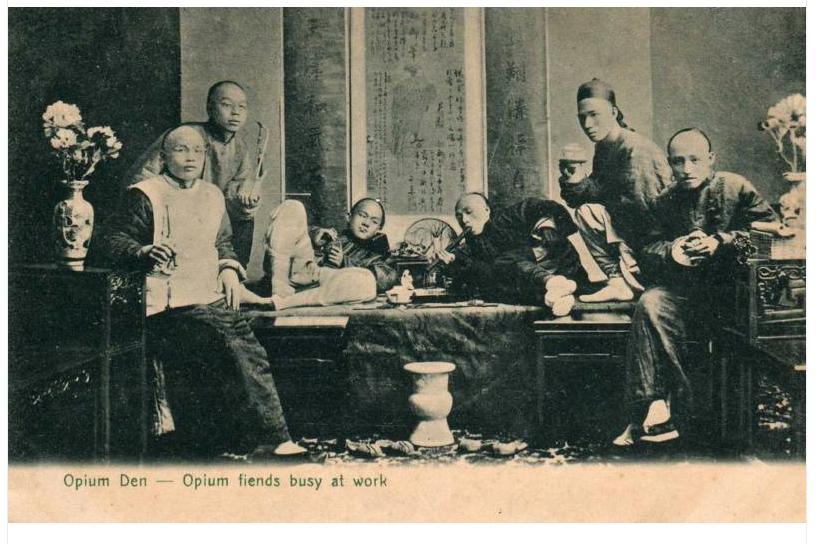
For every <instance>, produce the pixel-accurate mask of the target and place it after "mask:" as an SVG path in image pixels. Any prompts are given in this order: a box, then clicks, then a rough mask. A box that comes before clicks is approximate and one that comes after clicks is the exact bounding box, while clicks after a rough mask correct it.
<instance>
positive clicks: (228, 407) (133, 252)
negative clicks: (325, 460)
mask: <svg viewBox="0 0 824 544" xmlns="http://www.w3.org/2000/svg"><path fill="white" fill-rule="evenodd" d="M205 153H206V150H205V143H204V140H203V137H202V135H201V133H200V130H199V129H198V128H197V127H192V126H188V125H183V126H180V127H178V128H176V129H173V130H171V131H170V132H169V133H168V134H167V135H166V137H165V138H164V140H163V142H162V154H161V157H162V160H163V169H162V172H161V174H160V175H158V176H155V177H150V178H148V179H145V180H143V181H140V182H138V183H136V184H135V185H132V186H131V187H130V188H129V190H128V191H127V194H126V195H125V197H124V199H123V202H122V204H121V210H120V211H119V213H118V214H117V215H116V216H115V217H114V218H113V220H112V223H111V226H110V230H111V232H110V233H109V236H108V237H107V239H106V242H105V243H106V246H107V250H108V254H109V257H110V259H111V260H112V261H113V264H115V265H116V266H121V267H124V268H127V269H133V270H144V271H146V272H147V277H146V306H147V315H148V316H149V319H147V322H146V325H147V338H148V341H149V345H150V347H151V349H152V351H154V352H156V353H160V355H161V358H162V360H163V372H164V375H165V382H166V392H167V394H168V398H169V404H170V406H171V411H172V416H173V417H174V419H175V427H176V428H177V429H178V430H180V431H182V432H184V433H186V434H192V435H194V438H195V440H196V442H193V443H192V444H191V445H192V446H193V447H194V446H196V445H198V444H201V443H202V442H207V443H212V442H213V441H215V440H218V441H221V447H222V446H223V445H224V444H225V443H228V442H232V444H231V445H232V446H233V447H238V445H239V444H240V443H244V444H245V443H248V445H249V446H261V445H266V446H267V447H270V448H272V449H271V450H270V451H271V452H272V453H273V454H275V455H291V454H298V453H303V452H305V451H306V450H305V449H304V448H302V447H300V446H298V445H297V444H295V443H294V442H292V440H291V438H290V436H289V431H288V430H287V427H286V421H285V419H284V416H283V410H282V408H281V404H280V399H279V397H278V392H277V389H276V388H275V382H274V378H273V376H272V371H271V369H270V367H269V361H268V359H267V356H266V351H265V350H264V349H263V347H262V346H261V345H260V343H259V342H258V340H257V339H256V338H255V335H254V334H253V332H252V329H251V327H250V326H249V322H248V320H247V318H245V317H244V316H243V315H241V314H240V313H238V312H237V311H236V310H237V309H238V308H239V307H240V303H241V302H246V301H248V300H249V298H250V295H251V293H249V292H248V291H247V290H246V288H245V287H244V286H243V285H242V284H241V283H240V280H241V278H243V277H244V276H245V271H244V270H243V267H242V266H241V265H240V263H239V262H238V260H237V255H236V254H235V251H234V249H233V248H232V229H231V226H230V222H229V216H228V215H227V213H226V204H225V199H224V197H223V193H222V192H221V190H220V189H219V188H218V187H217V186H216V185H213V184H211V183H207V182H205V181H203V180H202V179H201V178H200V176H201V173H202V172H203V163H204V157H205Z"/></svg>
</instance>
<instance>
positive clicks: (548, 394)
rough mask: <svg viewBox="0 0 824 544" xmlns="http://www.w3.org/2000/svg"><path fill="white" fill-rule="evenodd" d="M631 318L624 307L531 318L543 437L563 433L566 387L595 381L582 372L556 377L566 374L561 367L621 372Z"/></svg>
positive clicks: (566, 413) (565, 430)
mask: <svg viewBox="0 0 824 544" xmlns="http://www.w3.org/2000/svg"><path fill="white" fill-rule="evenodd" d="M629 307H630V308H631V307H632V305H629ZM631 322H632V316H631V314H630V313H627V312H583V313H580V314H572V315H570V316H567V317H561V318H557V319H548V320H540V321H536V322H535V323H534V330H535V334H536V336H537V354H536V355H537V359H536V360H537V367H536V380H535V387H536V390H535V395H536V399H537V423H538V430H539V431H538V432H539V434H540V436H541V437H542V438H549V439H552V440H563V439H564V438H566V436H567V433H568V426H567V424H566V420H567V418H568V416H569V409H568V403H567V402H566V400H567V398H568V397H569V396H570V395H569V393H570V392H569V391H568V388H571V387H577V386H576V383H579V384H580V383H584V382H589V383H592V382H593V380H592V379H591V375H590V374H588V373H586V372H584V374H585V375H584V376H581V377H580V379H577V380H572V379H560V375H561V374H564V373H567V372H564V371H565V370H569V369H574V370H583V368H584V367H589V368H596V369H597V368H598V367H606V368H607V369H609V370H613V371H614V370H617V371H619V372H618V373H619V374H621V373H620V370H622V369H623V368H624V366H623V365H624V358H625V356H626V351H627V334H628V333H629V328H630V324H631ZM596 385H606V384H596ZM616 400H617V399H616Z"/></svg>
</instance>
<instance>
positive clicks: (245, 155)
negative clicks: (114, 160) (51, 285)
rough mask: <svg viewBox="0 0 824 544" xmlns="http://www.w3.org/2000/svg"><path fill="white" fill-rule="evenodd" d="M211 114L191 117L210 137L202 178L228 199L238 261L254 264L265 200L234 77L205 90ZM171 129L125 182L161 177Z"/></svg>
mask: <svg viewBox="0 0 824 544" xmlns="http://www.w3.org/2000/svg"><path fill="white" fill-rule="evenodd" d="M206 112H207V113H208V116H209V120H208V121H205V122H196V123H188V124H189V126H191V127H193V128H195V129H197V130H198V132H200V134H201V136H202V137H203V140H204V141H205V142H206V160H205V162H204V167H203V173H202V174H201V178H202V179H203V181H205V182H207V183H212V184H214V185H217V187H218V188H219V189H220V190H221V191H222V192H223V196H224V198H225V200H226V210H227V212H228V213H229V220H230V221H231V223H232V246H233V247H234V249H235V252H236V253H237V257H238V262H240V263H241V264H242V265H243V266H246V265H248V264H249V257H250V256H251V252H252V239H253V234H254V228H255V214H256V213H257V210H258V207H259V205H260V202H259V198H257V197H259V195H255V194H253V192H254V188H255V183H254V179H255V172H254V163H253V161H252V159H251V157H250V154H249V147H248V145H247V144H246V142H245V141H244V140H243V138H242V137H240V131H241V129H242V128H243V126H244V125H245V124H246V119H247V116H248V109H247V99H246V91H245V90H244V88H243V87H242V86H241V84H240V83H237V82H235V81H218V82H217V83H215V84H214V85H212V86H211V87H210V88H209V91H208V93H207V95H206ZM167 134H168V131H167V132H164V133H163V134H161V135H160V136H159V137H158V138H157V140H155V142H154V143H153V144H152V145H151V146H150V147H149V148H148V149H147V150H146V151H145V152H144V153H143V155H141V156H140V158H138V160H137V161H136V162H135V163H134V164H133V165H132V166H131V167H130V169H129V170H128V171H127V172H126V175H125V176H124V184H123V186H124V188H126V187H130V186H132V185H134V184H136V183H138V182H140V181H143V180H144V179H149V178H152V177H156V176H158V175H160V174H161V172H162V170H163V166H164V163H163V159H162V157H161V154H162V152H163V149H162V147H163V146H162V143H163V140H164V138H165V137H166V135H167Z"/></svg>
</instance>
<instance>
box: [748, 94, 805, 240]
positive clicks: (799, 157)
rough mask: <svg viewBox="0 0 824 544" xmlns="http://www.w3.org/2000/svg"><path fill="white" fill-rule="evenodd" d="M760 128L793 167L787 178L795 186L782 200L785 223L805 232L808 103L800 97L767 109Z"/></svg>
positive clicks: (792, 97)
mask: <svg viewBox="0 0 824 544" xmlns="http://www.w3.org/2000/svg"><path fill="white" fill-rule="evenodd" d="M758 128H759V130H763V131H764V132H766V133H767V134H769V135H770V137H771V138H772V139H773V141H774V142H775V145H776V148H777V150H778V155H779V156H780V157H781V159H782V160H783V161H784V162H785V163H787V166H789V167H790V170H789V171H788V172H785V173H784V179H785V180H786V181H788V182H789V183H790V184H791V187H790V189H789V191H787V192H786V193H785V194H783V195H782V196H781V198H780V199H779V200H778V203H779V205H780V206H781V218H782V223H783V224H784V225H785V226H786V227H789V228H794V229H803V228H804V225H805V222H806V208H807V198H806V197H807V172H806V170H807V100H806V99H805V98H804V96H802V95H800V94H794V95H790V96H788V97H786V98H784V99H783V100H781V101H780V102H778V103H777V104H776V105H775V106H773V107H771V108H770V109H769V110H767V118H766V119H765V120H764V121H762V122H761V123H760V124H759V125H758Z"/></svg>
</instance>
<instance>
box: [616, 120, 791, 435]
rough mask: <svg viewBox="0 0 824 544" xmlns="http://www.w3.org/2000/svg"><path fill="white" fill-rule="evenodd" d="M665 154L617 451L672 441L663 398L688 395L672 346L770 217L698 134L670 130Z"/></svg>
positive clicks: (703, 316)
mask: <svg viewBox="0 0 824 544" xmlns="http://www.w3.org/2000/svg"><path fill="white" fill-rule="evenodd" d="M667 153H668V155H669V163H670V165H671V167H672V170H673V174H674V176H675V180H676V183H675V184H674V185H672V186H670V187H668V188H667V189H665V190H664V191H663V192H662V193H661V194H660V195H659V196H658V197H657V198H656V199H655V201H654V202H653V213H654V214H655V216H656V217H657V219H658V221H659V222H660V225H661V227H662V229H663V236H662V237H661V239H660V240H658V241H655V242H652V243H650V244H648V245H647V246H646V247H645V248H644V249H643V251H642V255H641V256H640V257H641V262H642V268H643V269H644V271H645V273H646V275H647V277H649V278H655V280H656V283H657V285H656V286H654V287H651V288H649V289H647V290H646V291H645V292H644V293H643V294H642V295H641V298H640V300H639V301H638V303H637V306H636V310H635V314H634V315H633V318H632V327H631V329H630V337H629V345H628V349H627V383H626V391H625V394H626V400H627V403H628V406H629V408H630V410H629V411H630V423H629V425H628V426H627V428H626V429H625V430H624V432H623V433H621V435H619V436H618V437H617V438H616V439H615V440H614V441H613V443H614V444H615V445H618V446H629V445H632V444H634V443H635V442H636V440H637V439H639V438H640V439H641V440H643V441H646V442H664V441H668V440H673V439H675V438H678V436H679V433H678V430H677V428H676V425H675V424H674V423H673V420H672V413H671V410H670V404H671V401H672V399H673V398H676V399H678V400H679V401H682V400H683V401H685V404H686V405H687V406H688V405H689V404H690V403H691V398H692V392H691V389H690V380H689V379H688V378H687V373H686V370H685V368H684V367H683V365H682V355H681V349H680V348H681V346H680V345H679V344H680V343H682V342H683V341H684V340H685V339H686V338H687V331H688V329H689V328H690V327H691V326H692V325H693V324H696V323H700V322H704V323H706V322H708V320H709V319H710V318H711V317H712V310H713V309H714V307H713V302H717V301H719V288H723V286H724V285H723V284H724V281H723V280H724V278H729V275H730V269H731V267H732V266H734V265H735V263H734V261H735V250H734V246H735V244H736V243H737V241H739V240H740V239H742V238H743V237H746V236H747V232H746V231H747V229H749V228H750V226H751V225H752V223H753V222H754V221H773V220H776V216H775V214H774V212H773V210H772V208H771V207H770V205H769V204H768V203H767V202H766V201H765V200H764V199H763V198H761V196H760V195H759V194H758V193H757V192H756V190H755V188H754V187H753V186H752V184H751V183H750V182H749V181H747V180H746V179H744V178H743V177H741V176H739V175H737V174H733V173H730V172H716V171H714V170H713V164H714V162H715V153H714V152H713V151H712V144H711V143H710V139H709V138H708V137H707V135H706V134H704V132H702V131H701V130H699V129H696V128H689V129H684V130H681V131H679V132H677V133H676V134H675V135H674V136H673V137H672V138H671V139H670V141H669V145H668V146H667ZM680 411H681V410H679V412H680ZM642 417H643V419H641V418H642Z"/></svg>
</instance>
